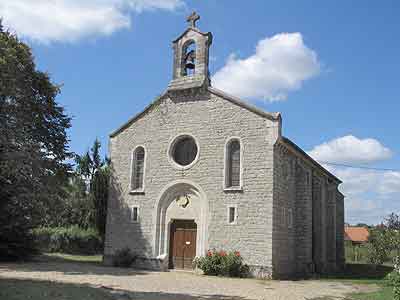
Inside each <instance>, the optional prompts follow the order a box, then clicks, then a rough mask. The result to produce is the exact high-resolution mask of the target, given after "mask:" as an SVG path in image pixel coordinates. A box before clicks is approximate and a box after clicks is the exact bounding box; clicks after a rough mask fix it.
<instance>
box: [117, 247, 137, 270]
mask: <svg viewBox="0 0 400 300" xmlns="http://www.w3.org/2000/svg"><path fill="white" fill-rule="evenodd" d="M136 257H137V256H136V255H135V254H134V253H133V252H132V251H131V249H129V248H128V247H124V248H122V249H118V250H116V251H115V254H114V258H113V265H114V266H115V267H124V268H128V267H130V266H131V265H132V263H133V262H134V261H135V259H136Z"/></svg>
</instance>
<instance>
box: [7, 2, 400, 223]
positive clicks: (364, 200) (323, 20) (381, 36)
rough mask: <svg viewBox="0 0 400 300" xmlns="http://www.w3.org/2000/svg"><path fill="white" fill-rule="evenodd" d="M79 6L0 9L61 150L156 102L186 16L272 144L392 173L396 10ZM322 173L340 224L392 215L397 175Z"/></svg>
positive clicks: (399, 28) (397, 107)
mask: <svg viewBox="0 0 400 300" xmlns="http://www.w3.org/2000/svg"><path fill="white" fill-rule="evenodd" d="M81 2H82V1H77V0H68V1H67V0H59V1H56V2H54V1H51V0H38V1H29V0H0V16H3V18H4V23H5V25H6V26H9V27H10V28H11V29H12V30H14V31H16V32H17V33H18V35H19V36H21V37H22V38H23V39H24V40H25V41H26V42H27V43H28V44H29V45H30V46H31V47H32V48H33V53H34V55H35V58H36V62H37V65H38V67H39V68H40V69H41V70H44V71H48V72H49V73H50V74H51V78H52V79H53V80H54V82H56V83H59V84H62V85H63V87H62V93H61V95H60V96H59V97H58V101H59V102H60V103H61V104H62V105H63V106H65V107H66V109H67V112H68V113H69V114H70V115H72V116H73V121H72V129H71V130H70V132H69V134H70V139H71V149H72V150H73V151H75V152H77V153H82V152H83V151H85V150H87V149H88V148H89V147H90V146H91V144H92V142H93V140H94V138H95V137H99V138H100V139H101V141H102V143H103V145H104V147H106V146H105V145H106V144H107V140H108V134H109V133H110V132H111V131H112V130H114V129H116V128H117V127H119V126H120V125H121V124H123V123H124V122H125V121H126V120H127V119H128V118H129V117H131V116H132V115H134V114H136V113H137V112H139V111H140V110H142V109H143V108H144V107H145V106H146V105H147V104H148V103H149V102H150V101H152V100H153V98H154V97H156V96H157V95H159V94H161V93H162V92H163V91H164V89H165V88H166V86H167V84H168V82H169V80H170V79H171V73H172V69H171V68H172V49H171V41H172V40H173V39H174V38H176V37H177V36H178V35H179V34H180V33H181V32H182V31H183V30H184V29H185V28H186V22H185V18H186V16H187V15H188V14H189V13H190V12H191V11H192V10H196V11H197V12H198V13H199V14H200V15H201V20H200V21H199V22H198V27H199V28H200V29H201V30H202V31H211V32H212V33H213V35H214V40H213V45H212V47H211V54H210V55H211V62H210V72H211V74H212V75H214V74H218V73H219V76H215V83H218V87H223V88H225V89H227V92H228V93H233V94H236V95H238V96H242V97H243V98H244V99H245V100H246V101H250V102H251V103H253V104H256V105H257V106H259V107H261V108H263V109H265V110H267V111H272V112H275V111H279V112H281V113H282V117H283V133H284V135H285V136H287V137H289V138H290V139H292V140H293V141H294V142H296V143H297V144H298V145H299V146H301V147H302V148H303V149H304V150H306V151H309V152H310V154H311V155H312V156H313V157H314V158H316V159H318V160H320V161H330V162H337V163H344V164H349V165H357V166H358V165H363V166H368V167H373V168H391V169H397V170H400V156H399V153H400V141H399V138H398V130H399V128H400V126H399V125H400V121H399V116H398V114H399V112H400V101H399V100H400V99H399V96H400V84H399V76H398V70H399V68H400V56H399V53H400V51H399V50H400V40H399V38H398V37H399V35H400V19H399V18H398V15H399V13H400V2H398V1H394V0H393V1H389V0H387V1H386V0H385V1H379V2H378V1H368V2H366V1H344V0H343V1H330V2H328V1H237V2H236V1H235V2H234V1H222V0H221V1H216V0H210V1H184V0H88V1H85V4H82V3H81ZM257 45H258V46H257ZM256 46H257V50H256ZM259 62H260V64H259V65H258V63H259ZM293 62H294V63H293ZM252 66H253V67H255V68H256V69H258V70H257V72H256V74H255V73H254V71H253V73H252V71H251V69H252ZM232 70H233V71H235V72H234V73H235V74H236V75H237V76H236V75H235V76H234V75H232V74H230V71H232ZM271 70H275V73H273V74H272V73H271V72H272V71H271ZM280 71H282V72H283V73H282V74H276V72H278V73H279V72H280ZM248 78H256V79H257V80H256V81H257V82H259V84H258V86H250V85H249V84H247V83H246V79H248ZM241 82H243V84H238V83H241ZM228 89H229V90H228ZM327 167H328V168H329V169H330V170H331V171H332V172H334V173H335V174H337V175H338V176H339V177H340V178H342V179H343V181H344V184H343V186H342V187H341V190H342V191H343V192H344V193H345V194H346V220H347V221H348V222H351V223H357V222H369V223H378V222H380V221H381V220H382V218H383V217H384V216H385V215H386V214H388V213H390V212H391V211H395V212H397V213H399V210H400V209H399V207H400V205H399V201H400V172H390V171H374V170H366V169H355V168H345V167H337V166H336V167H334V166H327Z"/></svg>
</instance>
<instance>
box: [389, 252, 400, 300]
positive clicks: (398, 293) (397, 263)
mask: <svg viewBox="0 0 400 300" xmlns="http://www.w3.org/2000/svg"><path fill="white" fill-rule="evenodd" d="M393 265H394V271H393V272H394V274H393V276H391V283H392V284H393V286H394V287H393V292H394V300H400V256H396V257H395V258H394V259H393Z"/></svg>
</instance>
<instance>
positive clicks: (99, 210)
mask: <svg viewBox="0 0 400 300" xmlns="http://www.w3.org/2000/svg"><path fill="white" fill-rule="evenodd" d="M100 149H101V143H100V141H99V140H98V139H97V138H96V139H95V141H94V143H93V146H92V147H91V149H90V151H87V152H86V153H85V154H83V155H82V156H80V155H76V158H75V162H76V173H77V175H78V176H81V177H82V178H84V179H85V180H87V181H88V183H89V194H88V196H89V197H88V201H91V202H92V204H93V206H92V207H93V212H92V213H93V215H92V216H91V220H93V221H92V226H94V227H96V228H97V230H98V231H99V234H100V235H101V237H102V238H104V234H105V226H106V217H107V199H108V181H109V176H110V172H109V160H108V159H107V157H106V158H105V159H101V156H100Z"/></svg>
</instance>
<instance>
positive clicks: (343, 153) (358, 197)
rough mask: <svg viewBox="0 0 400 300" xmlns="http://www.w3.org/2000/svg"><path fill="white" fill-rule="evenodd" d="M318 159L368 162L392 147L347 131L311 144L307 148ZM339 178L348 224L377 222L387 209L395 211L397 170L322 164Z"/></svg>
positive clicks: (387, 155)
mask: <svg viewBox="0 0 400 300" xmlns="http://www.w3.org/2000/svg"><path fill="white" fill-rule="evenodd" d="M308 153H309V154H310V155H311V156H312V157H313V158H315V159H316V160H319V161H330V162H338V163H371V162H374V161H381V160H385V159H389V158H391V157H392V151H391V150H390V149H388V148H386V147H384V146H383V145H382V144H381V143H380V142H379V141H378V140H376V139H371V138H369V139H358V138H356V137H354V136H352V135H347V136H344V137H340V138H337V139H333V140H331V141H329V142H326V143H323V144H321V145H318V146H316V147H314V149H313V150H312V151H309V152H308ZM324 167H325V168H326V169H328V170H329V171H330V172H332V173H333V174H335V175H336V176H337V177H338V178H340V179H341V180H342V181H343V183H342V184H341V185H340V187H339V189H340V191H341V192H342V193H343V194H344V195H345V197H346V198H345V209H346V213H345V217H346V221H347V222H350V223H352V224H356V223H360V222H363V223H369V224H377V223H380V222H382V221H383V219H384V218H385V217H386V216H387V215H388V214H390V213H391V212H397V213H399V212H400V211H399V205H398V203H397V201H399V200H400V172H394V171H379V170H371V169H363V168H349V167H341V166H332V165H328V164H326V165H324Z"/></svg>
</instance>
